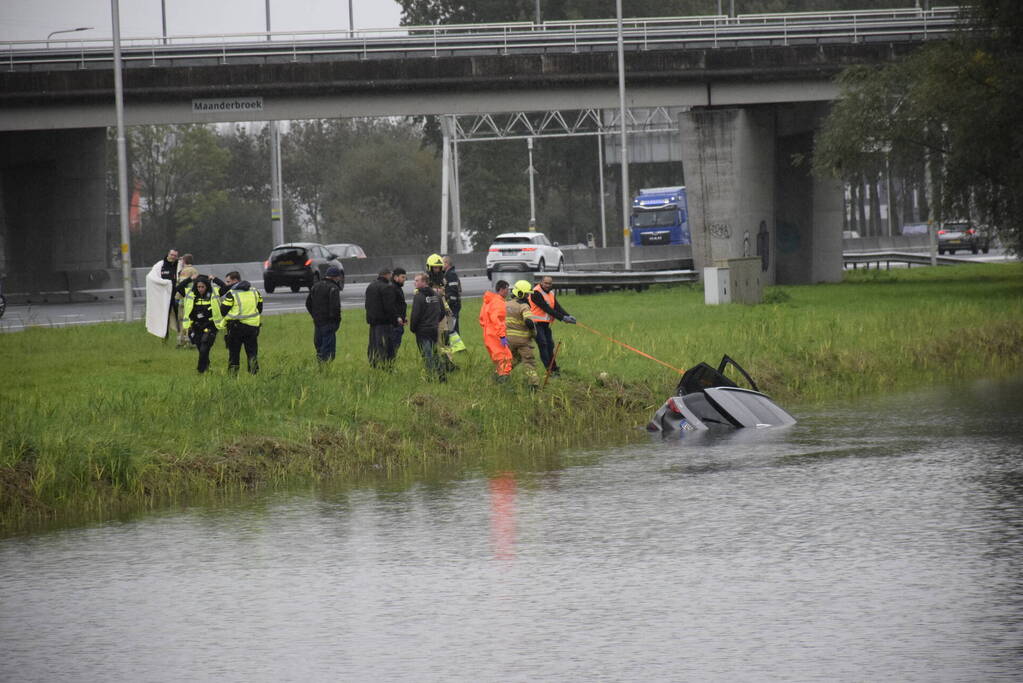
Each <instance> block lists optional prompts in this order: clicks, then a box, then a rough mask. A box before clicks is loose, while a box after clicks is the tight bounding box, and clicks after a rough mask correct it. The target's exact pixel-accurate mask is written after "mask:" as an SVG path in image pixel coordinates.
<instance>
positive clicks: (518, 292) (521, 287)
mask: <svg viewBox="0 0 1023 683" xmlns="http://www.w3.org/2000/svg"><path fill="white" fill-rule="evenodd" d="M532 291H533V284H532V283H531V282H530V281H529V280H519V281H518V282H516V283H515V286H514V287H512V296H515V297H518V298H522V297H524V296H529V293H530V292H532Z"/></svg>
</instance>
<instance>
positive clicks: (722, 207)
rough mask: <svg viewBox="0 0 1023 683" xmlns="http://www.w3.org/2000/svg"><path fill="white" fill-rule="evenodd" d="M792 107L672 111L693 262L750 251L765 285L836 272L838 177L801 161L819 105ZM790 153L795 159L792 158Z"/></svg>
mask: <svg viewBox="0 0 1023 683" xmlns="http://www.w3.org/2000/svg"><path fill="white" fill-rule="evenodd" d="M793 109H794V113H793V112H790V111H788V110H787V109H786V111H782V110H780V109H779V108H776V107H748V108H723V109H693V110H691V111H689V112H685V113H683V114H682V115H681V117H680V121H679V130H680V131H681V135H682V150H683V163H684V166H685V178H686V188H687V195H688V201H689V224H690V230H691V231H692V236H693V261H694V266H695V267H696V269H697V270H698V271H701V272H702V269H703V268H704V267H707V266H713V265H715V264H716V263H720V262H723V261H726V260H728V259H734V258H743V257H751V256H759V257H761V273H762V275H763V279H762V281H763V283H764V284H766V285H770V284H775V283H777V284H797V283H814V282H833V281H837V280H839V279H841V275H842V262H841V253H842V249H841V237H842V235H841V225H842V215H841V210H842V193H841V186H840V185H838V184H837V183H830V182H824V181H821V180H819V179H817V178H814V177H813V175H812V174H811V172H810V167H809V163H810V159H811V154H812V144H813V130H814V126H815V125H816V123H817V122H818V121H819V120H820V116H821V115H822V113H823V111H826V109H824V110H822V109H821V108H819V107H818V106H817V105H815V104H812V105H809V106H808V107H805V108H804V107H800V106H798V105H797V106H794V107H793ZM800 155H801V156H800ZM797 157H799V158H801V159H802V163H801V164H800V165H793V159H794V158H797ZM831 252H834V253H833V254H832V253H831Z"/></svg>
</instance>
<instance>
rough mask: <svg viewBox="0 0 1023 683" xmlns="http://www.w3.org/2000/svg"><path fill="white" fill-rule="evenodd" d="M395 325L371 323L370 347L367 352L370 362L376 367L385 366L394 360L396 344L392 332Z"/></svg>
mask: <svg viewBox="0 0 1023 683" xmlns="http://www.w3.org/2000/svg"><path fill="white" fill-rule="evenodd" d="M393 330H394V325H391V324H387V325H370V326H369V348H368V349H367V350H366V354H367V355H368V356H369V364H370V365H372V366H373V367H374V368H379V367H384V366H387V365H389V364H390V363H391V361H392V360H394V344H393V343H392V339H391V334H392V332H393Z"/></svg>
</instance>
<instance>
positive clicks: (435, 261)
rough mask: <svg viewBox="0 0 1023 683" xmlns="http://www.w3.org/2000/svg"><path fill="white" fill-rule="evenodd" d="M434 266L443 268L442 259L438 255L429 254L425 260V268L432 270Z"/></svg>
mask: <svg viewBox="0 0 1023 683" xmlns="http://www.w3.org/2000/svg"><path fill="white" fill-rule="evenodd" d="M436 266H440V267H441V268H443V267H444V259H442V258H441V257H440V254H430V256H429V257H427V259H426V267H427V268H434V267H436Z"/></svg>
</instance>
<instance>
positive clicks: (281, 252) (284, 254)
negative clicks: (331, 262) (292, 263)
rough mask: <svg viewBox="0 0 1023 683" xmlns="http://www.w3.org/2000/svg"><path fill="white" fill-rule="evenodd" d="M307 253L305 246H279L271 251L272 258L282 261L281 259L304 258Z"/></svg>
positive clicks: (272, 259)
mask: <svg viewBox="0 0 1023 683" xmlns="http://www.w3.org/2000/svg"><path fill="white" fill-rule="evenodd" d="M305 253H306V252H305V247H277V248H276V249H274V250H273V251H271V252H270V260H271V261H280V260H281V259H300V258H302V259H304V258H305Z"/></svg>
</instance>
